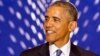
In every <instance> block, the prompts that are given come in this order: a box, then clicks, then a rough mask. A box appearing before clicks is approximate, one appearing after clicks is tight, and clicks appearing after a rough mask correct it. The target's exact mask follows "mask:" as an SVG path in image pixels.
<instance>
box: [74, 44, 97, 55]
mask: <svg viewBox="0 0 100 56" xmlns="http://www.w3.org/2000/svg"><path fill="white" fill-rule="evenodd" d="M74 46H75V45H74ZM75 47H76V48H77V50H78V52H79V53H80V54H81V55H82V56H98V55H96V54H95V53H93V52H91V51H89V50H85V49H83V48H81V47H79V46H75Z"/></svg>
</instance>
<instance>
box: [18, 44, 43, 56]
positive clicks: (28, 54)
mask: <svg viewBox="0 0 100 56" xmlns="http://www.w3.org/2000/svg"><path fill="white" fill-rule="evenodd" d="M44 45H45V44H43V45H39V46H36V47H34V48H31V49H27V50H24V51H23V52H21V54H20V56H33V55H34V56H39V50H40V49H41V48H42V46H44Z"/></svg>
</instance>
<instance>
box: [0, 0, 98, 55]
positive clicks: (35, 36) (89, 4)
mask: <svg viewBox="0 0 100 56" xmlns="http://www.w3.org/2000/svg"><path fill="white" fill-rule="evenodd" d="M55 1H56V0H0V56H19V54H20V52H22V51H23V50H26V49H29V48H33V47H35V46H37V45H40V44H43V43H45V34H44V30H43V22H44V20H45V18H44V15H45V11H46V9H47V7H48V5H49V4H50V3H53V2H55ZM63 1H66V0H63ZM67 1H68V2H72V3H73V4H74V5H75V6H76V7H77V9H78V14H79V15H78V27H77V28H76V30H75V31H74V32H72V33H71V40H72V42H73V43H74V44H75V45H78V46H80V47H82V48H84V49H86V50H90V51H92V52H94V53H96V54H99V55H100V0H67Z"/></svg>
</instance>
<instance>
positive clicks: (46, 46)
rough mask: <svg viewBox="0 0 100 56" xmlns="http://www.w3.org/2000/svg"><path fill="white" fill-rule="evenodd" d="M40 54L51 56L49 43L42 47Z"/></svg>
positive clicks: (41, 55)
mask: <svg viewBox="0 0 100 56" xmlns="http://www.w3.org/2000/svg"><path fill="white" fill-rule="evenodd" d="M39 53H40V56H50V55H49V43H46V44H44V45H43V46H42V47H41V49H40V51H39Z"/></svg>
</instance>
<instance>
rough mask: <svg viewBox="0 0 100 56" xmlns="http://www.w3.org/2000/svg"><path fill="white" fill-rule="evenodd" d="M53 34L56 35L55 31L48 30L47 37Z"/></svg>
mask: <svg viewBox="0 0 100 56" xmlns="http://www.w3.org/2000/svg"><path fill="white" fill-rule="evenodd" d="M53 33H55V31H53V30H46V35H50V34H53Z"/></svg>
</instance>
